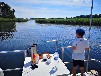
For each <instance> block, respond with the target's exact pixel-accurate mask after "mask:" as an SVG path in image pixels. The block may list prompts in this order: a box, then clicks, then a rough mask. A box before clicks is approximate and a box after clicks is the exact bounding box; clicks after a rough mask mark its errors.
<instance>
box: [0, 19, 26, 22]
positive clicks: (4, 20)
mask: <svg viewBox="0 0 101 76" xmlns="http://www.w3.org/2000/svg"><path fill="white" fill-rule="evenodd" d="M26 21H28V19H27V18H26V19H24V18H0V22H26Z"/></svg>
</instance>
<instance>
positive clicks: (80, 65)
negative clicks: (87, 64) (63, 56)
mask: <svg viewBox="0 0 101 76" xmlns="http://www.w3.org/2000/svg"><path fill="white" fill-rule="evenodd" d="M77 65H79V67H84V60H74V59H73V66H74V67H76V66H77Z"/></svg>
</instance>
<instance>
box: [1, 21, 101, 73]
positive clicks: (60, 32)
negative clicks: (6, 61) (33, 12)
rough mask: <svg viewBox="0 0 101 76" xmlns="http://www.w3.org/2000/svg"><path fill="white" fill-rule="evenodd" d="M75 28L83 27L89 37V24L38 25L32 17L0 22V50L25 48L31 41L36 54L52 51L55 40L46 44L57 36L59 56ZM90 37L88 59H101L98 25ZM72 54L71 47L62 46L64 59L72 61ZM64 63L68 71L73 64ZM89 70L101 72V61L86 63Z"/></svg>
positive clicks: (100, 34) (70, 43)
mask: <svg viewBox="0 0 101 76" xmlns="http://www.w3.org/2000/svg"><path fill="white" fill-rule="evenodd" d="M77 28H84V29H85V30H86V34H85V36H84V37H85V38H88V36H89V31H88V30H89V25H88V26H83V25H56V24H38V23H35V21H34V20H30V21H28V22H20V23H18V22H0V51H13V50H26V49H27V48H29V47H30V46H31V45H32V44H33V43H36V44H37V45H38V46H37V50H38V53H44V52H49V53H54V52H55V49H56V48H55V47H56V43H55V42H50V43H49V42H47V40H53V39H57V40H59V43H58V46H59V49H58V52H59V54H60V58H61V47H63V46H69V45H72V42H73V39H74V38H75V30H76V29H77ZM90 36H91V37H90V44H91V50H90V59H91V58H93V59H96V60H98V61H101V46H100V45H101V26H92V28H91V33H90ZM86 54H87V53H86ZM71 55H72V50H71V49H65V56H64V61H68V62H70V61H72V59H71ZM66 66H67V68H68V69H69V70H70V71H71V70H72V64H66ZM85 66H86V63H85ZM90 69H95V70H97V71H98V72H101V63H99V62H95V61H91V62H89V70H90Z"/></svg>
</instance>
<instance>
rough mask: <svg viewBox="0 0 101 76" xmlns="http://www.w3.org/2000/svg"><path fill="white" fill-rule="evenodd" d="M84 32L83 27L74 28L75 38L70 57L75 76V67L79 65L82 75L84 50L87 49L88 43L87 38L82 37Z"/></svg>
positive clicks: (82, 75)
mask: <svg viewBox="0 0 101 76" xmlns="http://www.w3.org/2000/svg"><path fill="white" fill-rule="evenodd" d="M84 34H85V30H84V29H77V30H76V37H77V38H76V39H75V40H74V42H73V45H72V49H73V53H72V59H73V76H76V67H77V65H79V67H80V71H81V76H84V74H83V73H84V59H85V50H89V45H88V41H87V39H85V38H83V35H84Z"/></svg>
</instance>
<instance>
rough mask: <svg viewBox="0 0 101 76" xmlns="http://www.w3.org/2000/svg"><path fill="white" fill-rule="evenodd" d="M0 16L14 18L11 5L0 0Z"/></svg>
mask: <svg viewBox="0 0 101 76" xmlns="http://www.w3.org/2000/svg"><path fill="white" fill-rule="evenodd" d="M0 9H1V11H0V13H1V14H0V18H15V15H14V12H15V10H14V9H11V7H10V6H9V5H8V4H6V3H4V2H0Z"/></svg>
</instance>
